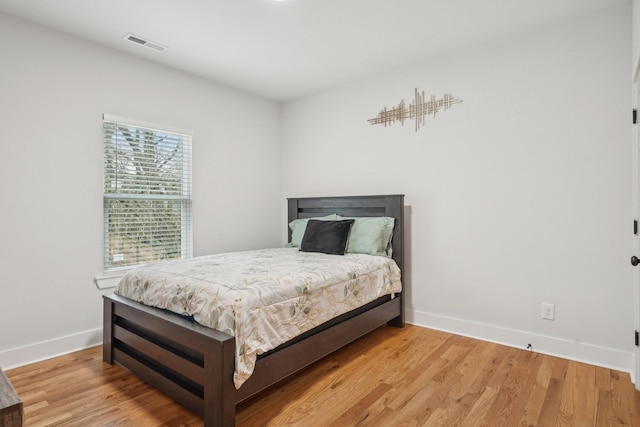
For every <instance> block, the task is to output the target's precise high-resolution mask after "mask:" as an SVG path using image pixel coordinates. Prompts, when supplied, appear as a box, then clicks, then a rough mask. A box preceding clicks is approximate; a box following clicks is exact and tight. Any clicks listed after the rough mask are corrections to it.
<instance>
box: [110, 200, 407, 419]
mask: <svg viewBox="0 0 640 427" xmlns="http://www.w3.org/2000/svg"><path fill="white" fill-rule="evenodd" d="M331 214H337V215H341V216H344V217H392V218H394V220H395V223H394V229H393V239H392V241H391V248H390V249H391V255H392V258H393V260H394V261H395V263H396V264H397V266H398V267H399V268H400V271H403V267H404V252H403V249H404V248H403V233H404V224H403V220H404V215H403V214H404V196H402V195H382V196H354V197H312V198H290V199H288V219H289V222H291V221H293V220H296V219H304V218H316V217H323V216H326V215H331ZM294 237H295V236H292V230H289V240H290V241H291V239H292V238H294ZM385 323H387V324H389V325H391V326H395V327H403V326H404V298H403V295H402V292H397V293H393V294H391V295H386V296H383V297H380V298H377V299H375V300H373V301H371V302H369V303H367V304H365V305H364V306H362V307H359V308H357V309H353V310H351V311H348V312H347V313H344V314H341V315H339V316H337V317H335V318H333V319H331V320H328V321H326V322H324V323H323V324H321V325H319V326H317V327H315V328H313V329H311V330H309V331H308V332H305V333H304V334H302V335H300V336H298V337H296V338H295V339H292V340H289V341H287V342H286V343H284V344H282V345H280V346H278V347H277V348H275V349H274V350H271V351H269V352H267V353H265V354H262V355H261V356H260V357H259V358H258V359H257V360H256V361H255V367H254V368H253V373H252V374H251V376H250V377H248V379H246V380H245V381H244V382H243V383H242V385H241V387H239V388H237V389H236V383H234V373H235V367H236V360H235V358H236V338H235V337H234V336H232V335H230V334H225V333H222V332H219V331H217V330H215V329H211V328H208V327H205V326H202V325H200V324H198V323H195V322H193V321H191V320H190V319H187V318H185V317H183V316H178V315H176V314H174V313H171V312H168V311H165V310H161V309H158V308H153V307H149V306H147V305H144V304H141V303H137V302H134V301H133V300H131V299H128V298H124V297H122V296H119V295H108V296H105V297H104V335H103V359H104V361H105V362H107V363H109V364H114V363H116V364H118V365H120V366H123V367H124V368H126V369H129V370H130V371H131V372H133V373H134V374H136V375H138V376H139V377H140V378H142V379H144V380H145V381H147V382H148V383H150V384H152V385H153V386H155V387H156V388H158V389H159V390H161V391H163V392H164V393H166V394H167V395H169V396H171V397H172V398H173V399H175V400H176V401H178V402H180V403H181V404H182V405H184V406H185V407H187V408H189V409H191V410H192V411H194V412H196V413H198V414H200V415H201V416H202V417H203V419H204V424H205V426H233V425H235V407H236V404H237V403H240V402H242V401H244V400H246V399H247V398H249V397H251V396H253V395H255V394H257V393H259V392H260V391H262V390H264V389H266V388H267V387H269V386H271V385H273V384H275V383H277V382H278V381H280V380H282V379H283V378H286V377H288V376H290V375H292V374H294V373H296V372H297V371H299V370H301V369H303V368H304V367H306V366H308V365H310V364H312V363H314V362H315V361H317V360H319V359H321V358H322V357H324V356H326V355H328V354H330V353H332V352H333V351H335V350H337V349H339V348H341V347H343V346H345V345H347V344H348V343H350V342H352V341H354V340H356V339H358V338H360V337H361V336H363V335H364V334H366V333H368V332H370V331H372V330H374V329H376V328H378V327H379V326H382V325H384V324H385Z"/></svg>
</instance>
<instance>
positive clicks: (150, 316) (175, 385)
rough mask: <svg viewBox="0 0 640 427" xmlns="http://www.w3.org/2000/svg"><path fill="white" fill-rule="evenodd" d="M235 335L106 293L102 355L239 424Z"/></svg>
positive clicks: (212, 420) (219, 419)
mask: <svg viewBox="0 0 640 427" xmlns="http://www.w3.org/2000/svg"><path fill="white" fill-rule="evenodd" d="M234 355H235V339H234V337H232V336H229V335H227V334H223V333H221V332H218V331H215V330H213V329H210V328H205V327H203V326H200V325H198V324H196V323H192V322H189V321H188V320H186V319H182V318H180V317H178V316H176V315H174V314H169V313H164V312H163V311H162V310H158V309H155V308H151V307H146V306H143V305H140V304H136V303H135V302H132V301H130V300H127V299H125V298H122V297H118V296H117V295H109V296H105V297H104V335H103V360H104V361H105V362H107V363H109V364H113V363H117V364H119V365H121V366H123V367H125V368H127V369H129V370H130V371H131V372H133V373H135V374H136V375H137V376H139V377H140V378H142V379H143V380H145V381H146V382H148V383H149V384H151V385H153V386H154V387H156V388H157V389H159V390H161V391H163V392H164V393H166V394H167V395H169V396H171V397H173V398H174V399H175V400H177V401H178V402H179V403H181V404H182V405H184V406H185V407H187V408H189V409H191V410H192V411H194V412H195V413H197V414H200V415H201V416H202V417H203V418H204V424H205V425H206V426H233V425H234V424H235V406H236V389H235V386H234V384H233V371H234Z"/></svg>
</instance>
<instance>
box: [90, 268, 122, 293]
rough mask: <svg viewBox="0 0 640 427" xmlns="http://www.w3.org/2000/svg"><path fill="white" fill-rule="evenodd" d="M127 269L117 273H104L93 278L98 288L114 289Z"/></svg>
mask: <svg viewBox="0 0 640 427" xmlns="http://www.w3.org/2000/svg"><path fill="white" fill-rule="evenodd" d="M125 273H126V271H118V272H117V273H103V275H102V276H96V277H94V278H93V282H94V283H95V284H96V286H97V287H98V289H113V288H115V287H116V286H118V282H120V279H122V276H124V274H125Z"/></svg>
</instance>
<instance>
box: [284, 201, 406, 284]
mask: <svg viewBox="0 0 640 427" xmlns="http://www.w3.org/2000/svg"><path fill="white" fill-rule="evenodd" d="M287 200H288V211H289V214H288V218H289V220H288V222H291V221H293V220H294V219H298V218H311V217H315V216H325V215H330V214H334V213H335V214H338V215H343V216H389V217H393V218H395V226H394V229H393V240H392V241H391V245H392V247H393V254H392V255H393V256H392V258H393V260H394V261H395V262H396V264H398V267H400V271H401V272H404V195H403V194H393V195H382V196H340V197H302V198H300V197H298V198H289V199H287ZM289 241H291V229H289Z"/></svg>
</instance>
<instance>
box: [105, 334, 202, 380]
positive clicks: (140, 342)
mask: <svg viewBox="0 0 640 427" xmlns="http://www.w3.org/2000/svg"><path fill="white" fill-rule="evenodd" d="M113 337H114V338H115V339H117V340H118V341H121V342H123V343H125V344H126V345H128V346H129V347H132V348H133V349H135V350H137V351H139V352H141V353H143V354H145V355H147V356H148V357H151V358H152V359H154V360H155V361H157V362H158V363H160V364H162V365H164V366H165V367H167V368H168V369H170V370H172V371H175V372H176V373H178V374H180V375H182V376H184V377H186V378H188V379H190V380H191V381H193V382H195V383H197V384H200V383H201V382H202V378H204V369H203V368H202V365H203V364H204V363H203V362H202V363H200V364H197V363H194V362H192V361H189V360H187V359H185V358H183V357H180V356H179V355H177V354H175V353H173V352H171V351H168V350H166V349H164V348H162V347H160V346H159V345H156V344H154V343H153V342H151V341H148V340H146V339H145V338H143V337H141V336H140V335H137V334H135V333H133V332H131V331H128V330H127V329H124V328H122V327H121V326H119V325H115V326H114V328H113Z"/></svg>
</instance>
